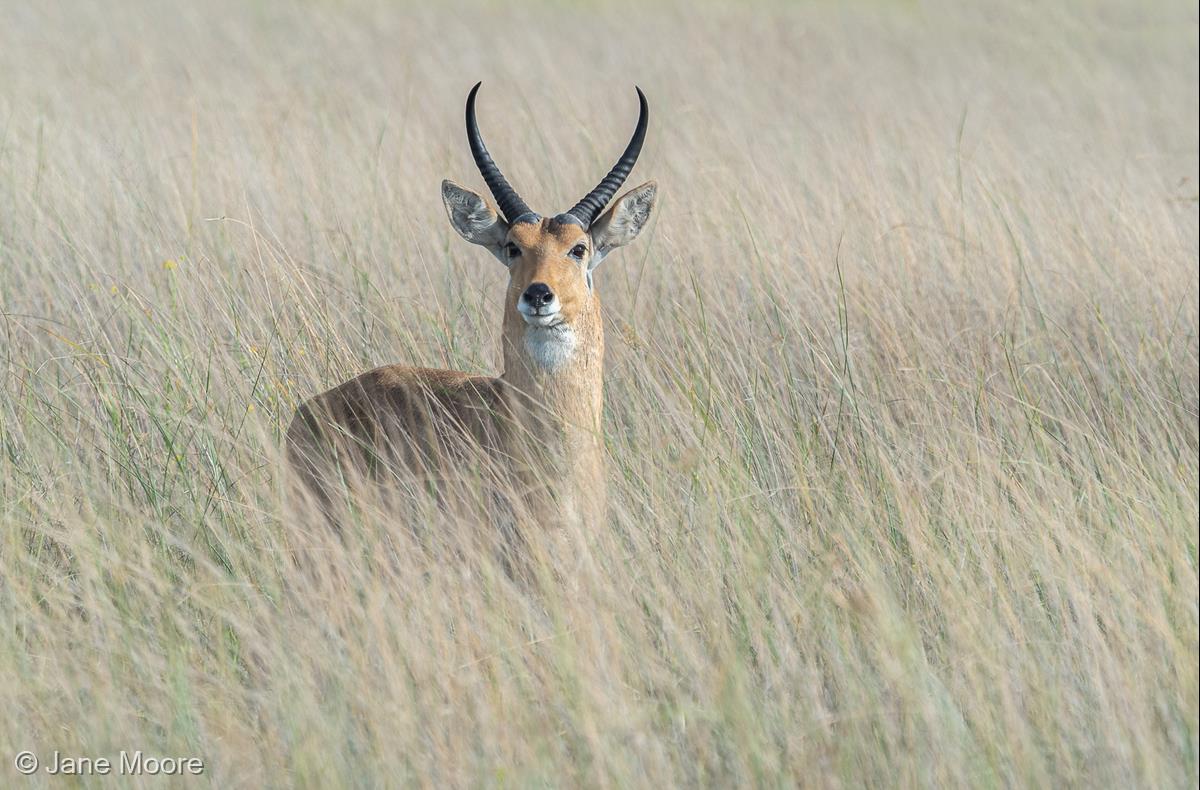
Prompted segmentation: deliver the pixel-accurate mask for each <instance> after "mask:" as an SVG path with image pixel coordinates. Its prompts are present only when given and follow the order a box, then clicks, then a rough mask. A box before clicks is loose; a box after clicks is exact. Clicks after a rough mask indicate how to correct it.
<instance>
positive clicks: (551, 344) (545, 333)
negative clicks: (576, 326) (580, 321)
mask: <svg viewBox="0 0 1200 790" xmlns="http://www.w3.org/2000/svg"><path fill="white" fill-rule="evenodd" d="M530 318H555V319H558V316H526V317H525V320H526V321H529V319H530ZM559 320H561V319H559ZM525 350H526V351H528V352H529V356H530V358H531V359H532V360H533V361H534V364H536V365H538V366H539V367H541V368H543V369H545V370H550V371H553V370H555V369H556V368H559V367H562V366H563V365H565V364H566V363H567V362H569V361H570V359H571V357H572V355H574V353H575V332H574V331H573V330H572V329H571V328H570V327H567V326H562V325H560V326H546V325H531V326H530V327H529V328H528V329H526V330H525Z"/></svg>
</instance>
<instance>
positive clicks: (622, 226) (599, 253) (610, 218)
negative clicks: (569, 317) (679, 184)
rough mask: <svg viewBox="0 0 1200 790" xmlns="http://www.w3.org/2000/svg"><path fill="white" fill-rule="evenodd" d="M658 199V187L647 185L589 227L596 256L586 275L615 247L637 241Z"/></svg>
mask: <svg viewBox="0 0 1200 790" xmlns="http://www.w3.org/2000/svg"><path fill="white" fill-rule="evenodd" d="M657 198H658V183H657V182H654V181H647V182H646V183H644V184H642V185H641V186H640V187H634V188H633V189H631V190H629V191H628V192H626V193H625V194H624V195H622V196H621V197H620V198H618V199H617V202H616V203H613V204H612V206H611V207H610V208H609V209H608V211H606V212H604V213H603V214H601V215H600V218H599V219H597V220H596V221H595V222H593V223H592V227H591V229H590V230H591V234H592V245H593V247H594V249H595V252H594V253H593V254H592V261H591V265H590V266H588V270H589V271H590V270H592V269H594V268H596V267H597V266H599V265H600V262H601V261H602V260H604V258H605V256H607V255H608V254H609V253H610V252H612V251H613V250H615V249H616V248H617V247H624V246H625V245H626V244H628V243H629V242H631V241H633V240H634V239H636V238H637V237H638V234H639V233H641V232H642V228H644V227H646V223H647V222H649V221H650V213H651V212H652V211H654V201H655V200H656V199H657Z"/></svg>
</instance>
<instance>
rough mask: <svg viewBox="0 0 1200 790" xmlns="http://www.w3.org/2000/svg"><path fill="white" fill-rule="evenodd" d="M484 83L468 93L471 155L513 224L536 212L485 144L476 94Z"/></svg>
mask: <svg viewBox="0 0 1200 790" xmlns="http://www.w3.org/2000/svg"><path fill="white" fill-rule="evenodd" d="M482 84H483V82H482V81H481V82H477V83H475V87H474V88H471V92H470V93H469V94H467V143H468V144H470V146H471V156H473V157H475V166H476V167H478V168H479V174H480V175H482V176H483V180H484V182H485V183H486V184H487V185H488V189H490V190H492V197H494V198H496V204H497V205H498V206H499V207H500V213H501V214H503V215H504V219H505V220H507V221H508V222H509V223H510V224H511V223H512V222H515V221H516V219H517V218H518V217H520V216H521V215H523V214H532V213H534V212H533V210H532V209H530V208H529V206H527V205H526V204H525V201H524V200H521V196H520V195H518V194H517V190H515V189H513V188H512V186H510V185H509V183H508V179H506V178H505V177H504V174H503V173H501V172H500V168H498V167H496V163H495V162H494V161H492V156H491V154H489V153H488V149H487V146H486V145H484V144H483V136H482V135H481V134H480V133H479V122H478V121H476V120H475V94H476V93H478V92H479V86H480V85H482Z"/></svg>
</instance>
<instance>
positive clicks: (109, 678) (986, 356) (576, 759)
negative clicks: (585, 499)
mask: <svg viewBox="0 0 1200 790" xmlns="http://www.w3.org/2000/svg"><path fill="white" fill-rule="evenodd" d="M4 5H5V8H4V10H3V14H2V16H3V18H4V20H5V24H4V25H2V26H0V309H2V311H3V313H2V314H0V318H2V321H0V375H2V384H0V525H2V527H3V530H2V533H0V535H2V537H0V621H2V624H0V678H2V682H0V706H2V707H3V709H4V710H5V711H6V714H5V716H4V717H3V722H2V723H0V751H3V754H0V758H3V760H4V763H5V764H4V767H3V768H0V784H3V785H5V786H22V784H23V783H29V784H35V785H36V784H39V783H41V784H45V785H49V784H52V783H54V780H53V778H52V777H50V776H48V775H47V774H45V773H38V774H36V775H35V776H34V777H32V778H30V779H23V778H22V777H20V776H19V775H17V774H16V772H15V770H14V769H13V767H12V757H13V755H15V754H16V753H17V752H18V751H19V750H22V749H30V750H34V751H35V752H37V754H38V755H39V756H40V757H41V758H42V759H43V762H45V761H46V760H48V759H49V758H50V755H51V754H52V752H53V750H55V749H58V750H61V751H62V752H63V753H64V754H70V755H88V756H110V757H111V756H114V755H116V754H117V753H118V752H119V751H120V750H122V749H126V750H131V751H132V750H134V749H141V750H143V751H144V752H146V753H148V754H185V755H197V756H201V757H203V758H204V759H205V761H206V775H207V777H208V778H209V779H210V780H211V781H212V782H213V783H214V784H215V785H216V786H221V787H226V786H244V787H259V786H284V785H301V786H310V787H332V786H399V785H408V784H412V785H419V786H427V787H448V786H476V785H496V786H536V785H551V786H574V785H585V786H605V787H628V786H661V787H666V786H695V785H704V786H713V787H727V786H731V785H735V784H737V785H763V786H779V785H789V784H797V783H798V784H804V785H812V786H848V787H853V786H858V785H862V784H870V785H876V786H886V785H900V786H918V785H920V786H924V785H944V786H954V787H957V786H985V787H987V786H998V785H1022V786H1023V785H1040V786H1063V785H1073V786H1113V787H1115V786H1122V787H1124V786H1144V787H1167V786H1195V784H1196V782H1197V771H1198V769H1197V761H1198V757H1197V753H1198V749H1197V739H1198V732H1200V725H1198V718H1200V713H1198V703H1197V694H1198V684H1197V661H1198V646H1197V603H1196V602H1197V592H1198V585H1197V520H1198V517H1200V515H1198V512H1200V511H1198V507H1200V505H1198V496H1197V475H1198V473H1200V452H1198V446H1200V436H1198V433H1200V431H1198V426H1197V411H1198V403H1200V395H1198V389H1197V376H1198V368H1200V366H1198V356H1200V352H1198V341H1197V319H1198V313H1200V308H1198V301H1200V299H1198V286H1197V260H1198V248H1197V232H1198V222H1197V166H1198V165H1197V159H1198V150H1197V149H1198V142H1197V137H1198V132H1197V110H1198V106H1197V104H1198V103H1197V87H1198V85H1200V78H1198V75H1197V51H1198V47H1197V12H1196V8H1195V6H1194V5H1188V4H1185V3H1173V2H1171V3H1168V2H1162V3H1154V4H1150V5H1142V4H1135V3H1127V4H1116V3H1109V2H1104V3H1099V4H1097V3H1079V4H1074V3H1071V4H1067V5H1062V6H1058V5H1054V6H1049V5H1047V4H1015V5H1014V4H1008V3H989V4H984V5H980V6H977V7H974V8H964V7H961V6H962V4H954V3H945V4H939V3H930V4H926V3H919V4H885V3H879V4H863V5H860V6H858V7H857V8H856V9H852V10H846V9H843V8H841V7H839V6H835V5H832V4H812V5H796V4H790V3H788V4H773V3H761V4H755V5H729V4H708V3H701V4H699V5H696V4H689V3H680V4H677V5H668V4H664V5H656V6H654V7H650V8H647V7H644V6H642V5H640V4H639V5H634V4H625V3H603V4H600V6H599V7H594V6H592V5H586V6H575V5H573V4H565V3H552V2H545V3H530V4H526V5H519V6H513V5H512V4H510V3H483V4H478V5H466V4H446V5H443V4H440V3H438V4H431V3H423V4H414V5H412V6H394V5H392V4H389V3H379V4H373V3H369V2H358V0H353V1H352V2H348V3H338V4H323V3H322V4H318V3H307V4H300V5H293V4H286V3H277V2H262V3H254V4H250V3H239V2H219V3H206V4H168V3H157V2H150V3H134V2H119V3H99V2H95V3H92V2H84V0H77V1H73V2H70V3H66V4H61V5H59V4H39V3H28V4H17V3H5V4H4ZM43 6H46V7H43ZM51 6H53V7H51ZM480 78H482V79H484V88H483V91H482V93H481V99H480V121H481V124H482V125H483V127H484V132H485V135H486V136H487V139H488V143H489V146H490V147H491V149H492V151H493V153H494V154H495V156H496V158H497V160H498V161H499V162H500V163H501V165H502V166H503V167H504V168H505V171H506V173H507V174H508V175H509V177H510V179H511V180H512V181H513V182H514V184H516V185H517V186H518V188H519V189H520V190H521V191H522V193H523V194H524V196H525V197H526V199H527V200H528V201H529V202H530V203H532V204H533V205H534V206H535V208H539V209H541V210H543V211H551V210H561V209H562V208H563V207H565V206H568V205H570V204H571V203H572V202H574V200H576V199H577V198H578V197H579V196H580V195H581V194H582V192H583V191H584V190H586V189H587V188H588V187H590V186H591V185H592V184H593V183H594V182H595V180H596V179H597V178H598V177H599V176H600V174H602V173H603V172H604V169H605V168H606V167H607V166H608V165H609V164H610V163H611V161H612V160H613V158H614V157H615V155H616V154H617V153H618V152H619V150H620V148H621V146H622V145H623V143H624V141H625V140H626V139H627V135H628V133H629V130H630V128H631V126H632V123H633V118H634V115H635V108H636V103H635V100H634V93H633V89H632V86H633V84H634V83H635V82H636V83H637V84H640V85H641V86H642V87H643V88H644V89H645V91H646V93H647V94H648V96H649V98H650V102H651V112H652V120H651V133H650V137H649V142H648V145H647V149H646V151H645V152H644V153H643V156H642V159H641V161H640V163H639V165H638V168H637V172H636V173H635V174H634V176H633V180H632V181H631V183H637V182H638V179H639V178H642V179H645V178H651V177H653V178H656V179H658V181H659V183H660V188H661V193H662V195H663V197H662V200H661V201H660V206H659V211H658V217H657V220H656V222H655V224H654V226H653V227H652V228H651V230H650V231H648V232H647V233H646V234H644V235H643V237H642V238H641V239H640V240H639V241H638V242H637V244H636V245H635V246H633V247H631V248H629V249H627V250H626V251H623V252H621V253H620V254H618V255H615V256H613V258H611V259H610V260H609V261H607V262H605V264H604V265H603V266H602V267H601V269H600V270H599V271H598V276H597V287H598V289H599V292H600V294H601V295H602V298H603V299H604V301H605V316H606V326H607V345H608V357H607V373H606V388H607V389H606V410H605V440H606V444H607V449H608V456H609V487H610V497H609V499H610V509H611V513H610V521H609V523H608V524H607V525H605V527H604V528H602V529H599V530H597V531H596V532H595V533H594V534H586V535H579V534H573V535H568V536H565V538H566V540H567V544H568V545H567V551H566V552H560V553H559V554H556V555H552V556H553V557H556V559H551V560H548V561H547V562H546V566H545V567H543V568H542V571H543V572H542V581H541V583H540V584H538V585H533V586H530V585H520V584H514V583H513V582H512V581H511V580H510V579H509V577H508V576H506V575H505V574H504V573H503V572H502V570H501V569H500V568H499V567H498V565H497V563H495V562H494V561H493V559H492V557H491V555H490V554H489V553H488V552H487V551H482V550H478V549H477V548H472V546H475V545H476V544H474V543H473V542H472V541H474V540H475V539H476V538H477V537H478V534H477V532H478V530H479V527H478V526H477V525H472V524H463V523H455V521H454V519H453V518H452V517H451V516H450V515H449V514H447V513H443V512H439V511H438V510H437V509H436V500H435V498H433V497H429V501H423V500H421V501H417V502H409V503H407V505H406V509H405V510H404V511H403V512H405V513H414V512H415V513H422V514H423V516H422V518H421V521H422V523H420V524H413V523H400V522H401V520H400V519H397V518H394V517H390V515H389V513H388V512H387V511H386V510H379V509H375V510H372V509H370V508H364V509H362V511H361V516H362V517H361V519H360V521H359V523H358V524H357V526H356V529H355V532H354V536H355V537H354V540H351V541H348V542H347V543H346V544H345V545H342V544H338V543H335V542H332V541H329V542H328V545H327V546H326V548H327V549H328V551H327V553H326V554H325V557H326V559H327V561H328V565H329V568H330V569H331V573H330V575H329V576H328V578H327V579H326V580H325V582H327V583H319V584H318V583H313V584H307V583H303V578H302V576H300V575H299V574H298V571H297V570H296V567H295V566H294V564H293V563H292V561H291V559H290V548H291V547H292V546H293V545H294V543H295V541H296V539H297V538H296V529H297V528H298V527H297V524H296V519H295V518H294V517H293V515H294V514H293V513H292V512H291V511H290V510H289V505H288V502H287V498H286V497H285V495H284V494H285V491H284V488H283V485H282V483H281V474H280V463H281V454H280V451H279V450H280V442H281V435H282V431H283V429H284V428H285V427H286V424H287V421H288V419H289V418H290V416H291V413H292V410H293V409H294V408H295V406H296V404H297V403H298V402H299V400H300V399H302V398H304V397H306V396H308V395H311V394H313V393H315V392H318V391H320V390H323V389H325V388H327V387H329V386H332V385H333V384H336V383H338V382H340V381H342V380H344V379H346V378H348V377H350V376H352V375H355V374H356V373H358V372H361V371H363V370H365V369H367V368H368V367H370V366H374V365H377V364H384V363H390V362H405V363H412V364H419V365H426V366H436V367H451V368H459V369H465V370H471V371H480V372H495V371H496V362H497V359H498V353H497V352H498V347H497V336H498V332H499V325H500V309H501V306H500V295H501V293H502V289H503V283H504V273H503V271H502V269H501V267H499V266H497V265H496V264H495V262H494V261H493V260H492V259H491V258H490V257H488V256H487V255H486V254H484V253H482V252H481V251H479V250H477V249H475V248H471V247H469V245H467V244H465V243H463V242H461V241H460V240H459V239H458V238H457V237H456V236H454V234H453V231H452V230H451V229H450V228H449V226H448V224H447V223H446V221H445V219H444V216H443V215H442V210H441V206H440V203H439V194H438V184H439V182H440V180H441V179H442V178H444V177H449V178H452V179H455V180H457V181H460V182H461V183H465V184H469V185H472V186H475V187H477V188H478V187H481V184H480V179H479V178H478V176H477V174H476V173H475V172H474V170H473V167H472V165H471V160H470V157H469V154H468V152H467V149H466V146H465V144H464V139H463V132H462V129H461V124H462V120H461V113H462V103H463V100H464V97H465V95H466V91H467V89H468V88H469V86H470V85H471V84H472V83H473V82H474V81H475V80H476V79H480ZM306 539H309V540H318V541H319V540H320V537H319V536H313V535H309V536H308V537H307V538H306ZM563 554H566V555H569V556H570V562H567V561H566V558H565V557H564V556H563ZM552 566H553V567H552ZM146 781H147V782H148V783H149V782H150V780H146Z"/></svg>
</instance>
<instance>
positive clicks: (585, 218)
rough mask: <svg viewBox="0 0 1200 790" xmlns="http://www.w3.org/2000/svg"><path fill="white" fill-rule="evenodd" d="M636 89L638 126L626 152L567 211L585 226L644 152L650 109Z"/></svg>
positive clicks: (639, 89) (617, 187) (606, 202)
mask: <svg viewBox="0 0 1200 790" xmlns="http://www.w3.org/2000/svg"><path fill="white" fill-rule="evenodd" d="M635 87H636V86H635ZM636 90H637V94H638V103H639V104H640V108H639V110H638V122H637V128H635V129H634V130H633V137H632V138H630V140H629V145H627V146H626V147H625V153H623V154H621V158H620V159H618V160H617V163H616V164H615V165H613V168H612V170H609V171H608V175H606V176H605V177H604V180H603V181H601V182H600V183H599V184H597V185H596V188H595V189H593V190H592V191H591V192H589V193H587V196H586V197H585V198H584V199H583V200H581V201H579V202H578V203H576V204H575V206H574V207H573V208H572V209H570V210H569V211H568V212H567V213H568V214H570V215H571V216H573V217H575V218H576V219H578V220H579V221H580V222H582V223H583V227H585V228H587V227H590V226H591V224H592V223H593V222H595V220H596V217H597V216H598V215H599V214H600V212H601V211H603V210H604V207H605V206H606V205H607V204H608V201H610V200H612V197H613V195H614V194H616V192H617V190H618V189H620V188H621V184H624V183H625V179H626V178H628V177H629V171H631V170H633V165H634V163H635V162H637V158H638V154H640V153H641V152H642V142H643V141H644V140H645V139H646V125H647V124H648V123H649V121H650V109H649V107H647V106H646V94H644V93H642V89H641V88H636Z"/></svg>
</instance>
